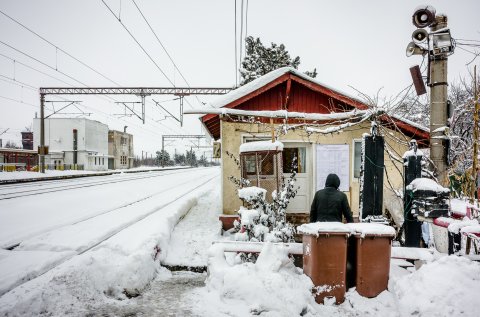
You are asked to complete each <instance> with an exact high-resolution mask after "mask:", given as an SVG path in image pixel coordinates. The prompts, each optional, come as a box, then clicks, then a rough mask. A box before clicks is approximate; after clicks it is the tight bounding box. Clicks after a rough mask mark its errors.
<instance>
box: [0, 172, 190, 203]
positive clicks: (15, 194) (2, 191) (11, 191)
mask: <svg viewBox="0 0 480 317" xmlns="http://www.w3.org/2000/svg"><path fill="white" fill-rule="evenodd" d="M187 171H190V169H186V170H185V171H182V170H181V169H179V170H173V171H172V170H165V171H162V173H160V174H156V173H155V174H152V173H147V174H141V175H138V174H136V175H128V176H123V175H122V177H121V178H118V175H114V176H113V177H108V178H105V177H101V178H100V179H99V178H97V177H95V178H94V179H85V178H84V179H76V180H71V179H70V180H63V179H62V180H55V181H45V183H41V184H39V183H28V184H8V185H3V186H0V200H5V199H13V198H21V197H26V196H33V195H40V194H46V193H53V192H60V191H65V190H71V189H77V188H84V187H93V186H101V185H109V184H114V183H121V182H128V181H132V180H139V179H148V178H154V177H162V176H166V175H171V174H174V173H185V172H187ZM109 176H110V175H109ZM39 186H41V188H39ZM18 188H22V190H20V191H18V190H17V189H18ZM29 188H30V189H29Z"/></svg>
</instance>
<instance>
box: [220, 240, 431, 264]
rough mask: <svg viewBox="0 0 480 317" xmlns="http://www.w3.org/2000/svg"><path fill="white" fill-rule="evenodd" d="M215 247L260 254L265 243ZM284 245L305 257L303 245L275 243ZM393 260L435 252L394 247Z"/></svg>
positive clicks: (424, 257) (427, 256)
mask: <svg viewBox="0 0 480 317" xmlns="http://www.w3.org/2000/svg"><path fill="white" fill-rule="evenodd" d="M213 243H214V244H215V245H220V246H221V247H222V249H223V251H224V252H245V253H260V252H261V251H262V248H263V245H264V243H265V242H247V241H214V242H213ZM274 244H283V245H284V246H285V247H286V248H287V249H288V253H290V254H294V255H303V244H302V243H297V242H292V243H274ZM391 258H392V259H403V260H422V261H431V260H433V251H432V250H429V249H423V248H404V247H392V254H391Z"/></svg>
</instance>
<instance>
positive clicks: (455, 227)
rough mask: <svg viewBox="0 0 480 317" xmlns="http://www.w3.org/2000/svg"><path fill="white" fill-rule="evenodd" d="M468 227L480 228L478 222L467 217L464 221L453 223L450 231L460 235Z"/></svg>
mask: <svg viewBox="0 0 480 317" xmlns="http://www.w3.org/2000/svg"><path fill="white" fill-rule="evenodd" d="M468 226H478V220H476V219H468V218H467V217H464V218H463V220H462V221H453V222H452V223H451V224H449V225H448V231H450V232H452V233H459V232H460V230H462V228H464V227H468ZM462 232H463V230H462Z"/></svg>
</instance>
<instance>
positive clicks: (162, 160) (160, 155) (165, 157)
mask: <svg viewBox="0 0 480 317" xmlns="http://www.w3.org/2000/svg"><path fill="white" fill-rule="evenodd" d="M155 165H162V166H165V165H170V154H168V152H167V151H165V150H161V151H157V157H156V158H155Z"/></svg>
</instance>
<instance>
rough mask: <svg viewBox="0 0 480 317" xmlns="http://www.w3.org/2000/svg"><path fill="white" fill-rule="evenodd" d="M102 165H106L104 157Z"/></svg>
mask: <svg viewBox="0 0 480 317" xmlns="http://www.w3.org/2000/svg"><path fill="white" fill-rule="evenodd" d="M102 165H105V158H104V157H102Z"/></svg>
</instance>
